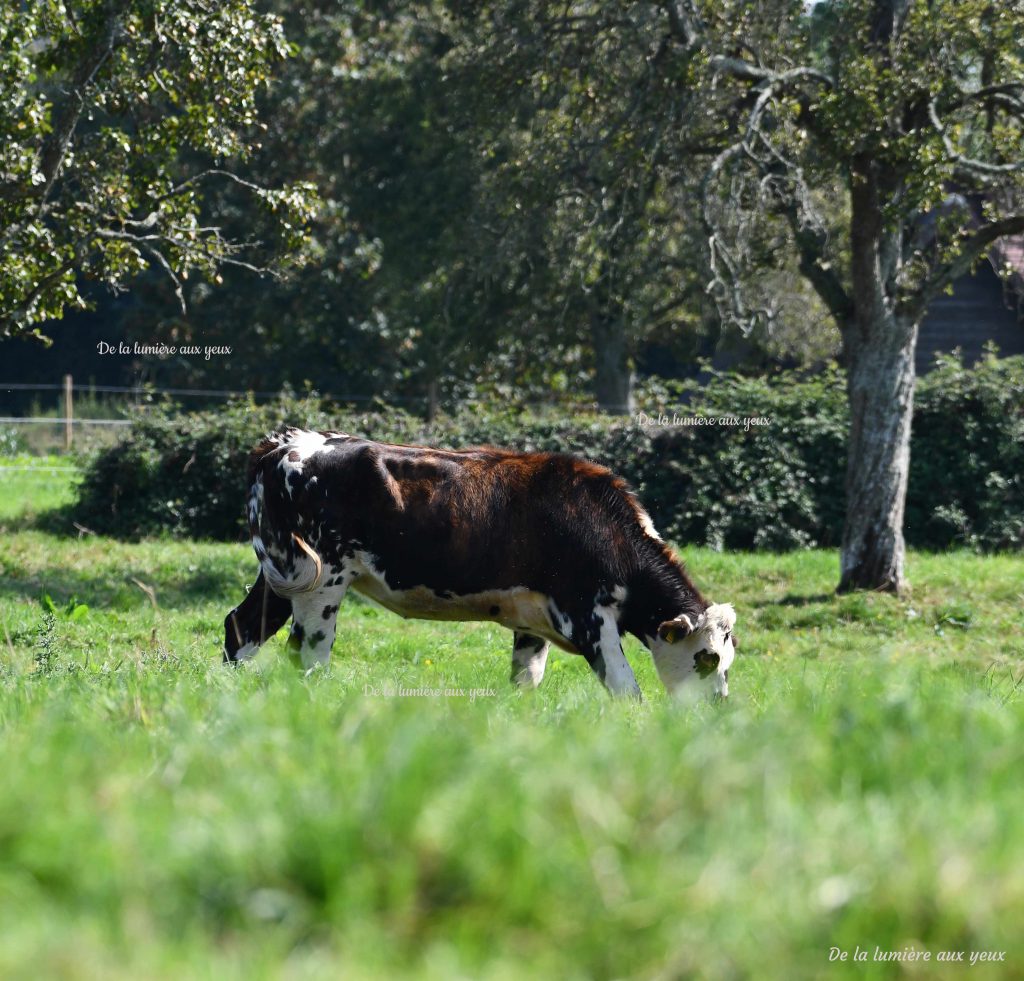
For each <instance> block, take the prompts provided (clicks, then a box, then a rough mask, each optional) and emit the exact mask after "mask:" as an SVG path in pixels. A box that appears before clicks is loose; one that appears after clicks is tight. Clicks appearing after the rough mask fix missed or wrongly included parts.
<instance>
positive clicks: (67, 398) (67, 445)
mask: <svg viewBox="0 0 1024 981" xmlns="http://www.w3.org/2000/svg"><path fill="white" fill-rule="evenodd" d="M71 388H72V384H71V376H70V375H65V376H64V452H65V453H70V452H71V430H72V428H73V427H72V425H71V413H72V399H71Z"/></svg>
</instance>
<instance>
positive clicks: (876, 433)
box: [839, 315, 917, 592]
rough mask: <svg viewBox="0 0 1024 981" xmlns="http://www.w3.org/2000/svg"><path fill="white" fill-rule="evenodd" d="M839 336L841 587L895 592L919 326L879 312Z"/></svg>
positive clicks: (899, 581)
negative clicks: (842, 382)
mask: <svg viewBox="0 0 1024 981" xmlns="http://www.w3.org/2000/svg"><path fill="white" fill-rule="evenodd" d="M864 327H866V328H867V329H863V328H864ZM845 341H846V344H845V351H846V358H847V393H848V396H849V401H850V439H849V445H848V449H847V458H846V522H845V525H844V527H843V543H842V551H841V558H840V562H841V577H840V582H839V591H840V592H847V591H849V590H852V589H877V590H889V591H893V592H900V591H901V590H902V589H903V588H904V587H905V585H906V579H905V578H904V570H903V563H904V551H905V549H904V541H903V509H904V503H905V501H906V495H907V474H908V471H909V466H910V423H911V418H912V416H913V411H914V347H915V345H916V343H917V324H916V323H906V322H902V321H899V320H897V319H895V318H893V317H891V316H888V315H883V316H881V317H878V318H877V319H876V320H875V321H874V323H872V324H868V325H864V324H862V325H861V329H851V330H850V331H848V332H847V336H846V338H845Z"/></svg>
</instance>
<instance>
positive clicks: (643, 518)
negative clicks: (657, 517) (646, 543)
mask: <svg viewBox="0 0 1024 981" xmlns="http://www.w3.org/2000/svg"><path fill="white" fill-rule="evenodd" d="M636 513H637V517H638V518H639V519H640V527H641V528H642V529H643V531H644V534H645V535H646V536H647V537H648V538H653V539H654V540H655V541H658V542H660V541H661V540H662V539H661V535H659V534H658V529H657V528H655V527H654V522H653V521H651V516H650V515H649V514H648V513H647V512H646V511H645V510H644V509H643V508H642V507H641V506H640V505H639V504H638V505H637V506H636Z"/></svg>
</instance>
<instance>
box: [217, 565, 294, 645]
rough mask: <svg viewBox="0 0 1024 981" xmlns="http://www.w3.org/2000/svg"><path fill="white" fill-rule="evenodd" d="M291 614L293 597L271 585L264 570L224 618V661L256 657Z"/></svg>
mask: <svg viewBox="0 0 1024 981" xmlns="http://www.w3.org/2000/svg"><path fill="white" fill-rule="evenodd" d="M291 615H292V604H291V600H287V599H284V598H282V597H280V596H278V595H277V593H275V592H274V591H273V590H272V589H271V588H270V587H269V586H267V583H266V580H265V579H264V578H263V572H262V570H261V571H260V574H259V575H258V576H257V577H256V582H255V583H254V584H253V587H252V589H250V590H249V595H248V596H246V598H245V599H244V600H242V602H241V603H239V604H238V606H236V607H235V608H234V609H233V610H232V611H231V612H230V613H229V614H228V615H227V616H226V617H225V618H224V661H225V662H231V663H235V662H237V661H245V660H247V659H248V658H250V657H254V656H255V654H256V652H257V651H258V650H259V649H260V646H261V645H262V644H263V643H264V642H265V641H266V640H267V639H268V638H270V637H273V636H274V634H276V633H277V632H278V630H280V629H281V628H282V627H283V626H284V625H285V623H286V622H287V620H288V617H290V616H291Z"/></svg>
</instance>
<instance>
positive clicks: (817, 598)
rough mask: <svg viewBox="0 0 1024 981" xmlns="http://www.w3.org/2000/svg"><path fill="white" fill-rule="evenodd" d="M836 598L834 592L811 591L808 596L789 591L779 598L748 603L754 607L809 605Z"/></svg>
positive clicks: (828, 601)
mask: <svg viewBox="0 0 1024 981" xmlns="http://www.w3.org/2000/svg"><path fill="white" fill-rule="evenodd" d="M837 598H838V597H837V596H836V594H835V593H812V594H811V595H809V596H799V595H794V594H792V593H791V594H789V595H788V596H783V597H782V598H781V599H763V600H755V601H753V602H751V603H750V605H751V606H756V607H765V606H811V605H812V604H814V603H831V602H833V601H834V600H836V599H837Z"/></svg>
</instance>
